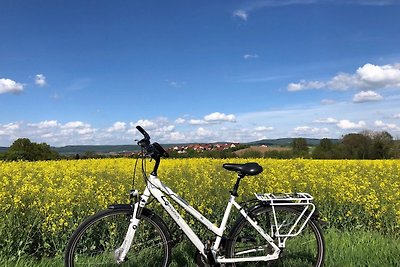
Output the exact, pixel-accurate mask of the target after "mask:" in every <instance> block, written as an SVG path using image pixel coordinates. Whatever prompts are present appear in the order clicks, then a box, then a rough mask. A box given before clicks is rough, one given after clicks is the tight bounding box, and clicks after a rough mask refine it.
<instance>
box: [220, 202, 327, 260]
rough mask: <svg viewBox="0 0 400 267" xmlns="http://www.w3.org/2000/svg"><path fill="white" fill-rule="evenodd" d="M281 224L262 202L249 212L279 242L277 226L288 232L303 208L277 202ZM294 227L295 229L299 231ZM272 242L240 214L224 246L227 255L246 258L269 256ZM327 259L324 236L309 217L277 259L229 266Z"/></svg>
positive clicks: (283, 231) (303, 217) (227, 256)
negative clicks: (325, 256)
mask: <svg viewBox="0 0 400 267" xmlns="http://www.w3.org/2000/svg"><path fill="white" fill-rule="evenodd" d="M275 213H276V217H277V222H278V225H275V222H274V216H273V212H272V208H271V206H260V207H257V208H255V209H254V210H252V211H251V212H250V213H249V216H250V217H252V218H253V220H255V221H256V222H257V224H258V225H259V226H260V227H261V228H262V229H264V231H265V232H266V233H268V234H269V235H270V236H271V237H272V238H273V239H274V240H276V242H275V243H276V244H277V245H278V242H277V239H278V238H277V237H276V236H275V233H276V227H279V232H280V233H281V234H282V233H287V232H288V231H289V229H290V227H291V226H292V225H293V224H294V222H295V221H296V220H297V219H298V218H299V216H300V215H301V212H300V211H299V210H297V209H295V208H293V207H290V206H275ZM305 219H306V218H305V216H302V218H301V219H300V221H299V223H298V226H297V229H298V228H299V227H300V226H301V225H302V223H303V222H304V221H305ZM297 229H296V228H295V229H294V233H295V232H296V231H297ZM272 251H273V250H272V247H271V245H269V243H268V242H267V241H266V240H265V239H264V238H263V237H262V236H261V235H260V234H259V233H258V232H257V231H256V229H254V227H253V226H252V225H251V224H250V223H249V222H248V221H247V220H246V219H245V218H244V217H241V218H240V219H239V220H238V221H237V222H236V224H235V226H234V227H233V228H232V230H231V232H230V237H229V238H228V243H227V246H226V250H225V255H226V258H243V257H256V256H266V255H268V254H271V253H272ZM323 260H324V239H323V236H322V231H321V229H320V227H319V226H318V224H317V223H316V222H315V221H314V220H313V219H310V220H309V221H308V222H307V224H306V225H305V227H304V229H303V230H302V231H301V233H300V234H299V235H298V236H294V237H289V238H288V239H287V240H286V243H285V247H284V248H281V253H280V257H279V259H278V260H273V261H268V262H264V261H263V262H243V263H235V264H232V265H228V266H238V267H239V266H277V267H278V266H284V267H303V266H304V267H306V266H307V267H310V266H313V267H320V266H322V265H323Z"/></svg>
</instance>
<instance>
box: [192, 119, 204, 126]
mask: <svg viewBox="0 0 400 267" xmlns="http://www.w3.org/2000/svg"><path fill="white" fill-rule="evenodd" d="M207 123H208V122H206V121H204V120H195V119H192V120H189V124H191V125H203V124H207Z"/></svg>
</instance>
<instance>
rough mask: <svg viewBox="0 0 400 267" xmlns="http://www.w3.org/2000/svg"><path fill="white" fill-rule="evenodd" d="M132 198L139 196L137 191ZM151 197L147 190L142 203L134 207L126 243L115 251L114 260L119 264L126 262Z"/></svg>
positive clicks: (138, 202)
mask: <svg viewBox="0 0 400 267" xmlns="http://www.w3.org/2000/svg"><path fill="white" fill-rule="evenodd" d="M131 196H132V197H136V196H138V192H137V190H135V192H133V194H132V195H131ZM149 197H150V191H149V190H148V189H147V188H146V190H145V192H144V193H143V195H141V196H140V201H136V202H135V204H134V206H133V214H132V218H131V219H130V223H129V227H128V231H127V233H126V235H125V238H124V241H123V242H122V245H121V246H120V247H119V248H117V249H116V250H115V251H114V259H115V261H116V263H117V264H120V263H122V262H124V260H125V257H126V255H127V254H128V252H129V248H130V247H131V245H132V242H133V238H134V236H135V233H136V230H137V228H138V226H139V222H140V219H139V218H140V215H141V213H142V209H143V208H144V206H145V205H146V203H147V200H148V199H149Z"/></svg>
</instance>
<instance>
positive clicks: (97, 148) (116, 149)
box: [0, 138, 340, 155]
mask: <svg viewBox="0 0 400 267" xmlns="http://www.w3.org/2000/svg"><path fill="white" fill-rule="evenodd" d="M293 139H294V138H279V139H263V140H259V141H255V142H249V143H243V144H244V145H250V146H261V145H267V146H279V147H284V146H290V145H291V144H292V142H293ZM305 139H306V141H307V144H308V145H310V146H316V145H319V142H320V140H321V139H314V138H305ZM331 140H332V142H333V143H339V141H340V140H339V139H331ZM217 143H219V144H224V143H230V142H217ZM217 143H213V144H217ZM190 144H194V143H186V144H163V147H165V148H170V147H174V146H177V145H178V146H185V145H190ZM7 149H8V147H0V153H1V152H5V151H6V150H7ZM52 149H54V150H55V151H57V152H58V153H60V154H63V155H74V154H80V155H82V154H84V153H85V152H92V153H95V154H108V153H122V152H135V151H139V150H140V147H139V146H137V145H82V146H80V145H76V146H63V147H52Z"/></svg>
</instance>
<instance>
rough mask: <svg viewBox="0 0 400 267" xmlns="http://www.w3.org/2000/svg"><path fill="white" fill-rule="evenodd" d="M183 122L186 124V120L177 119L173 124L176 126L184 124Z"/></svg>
mask: <svg viewBox="0 0 400 267" xmlns="http://www.w3.org/2000/svg"><path fill="white" fill-rule="evenodd" d="M185 122H186V120H185V119H183V118H177V119H176V120H175V123H176V124H184V123H185Z"/></svg>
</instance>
